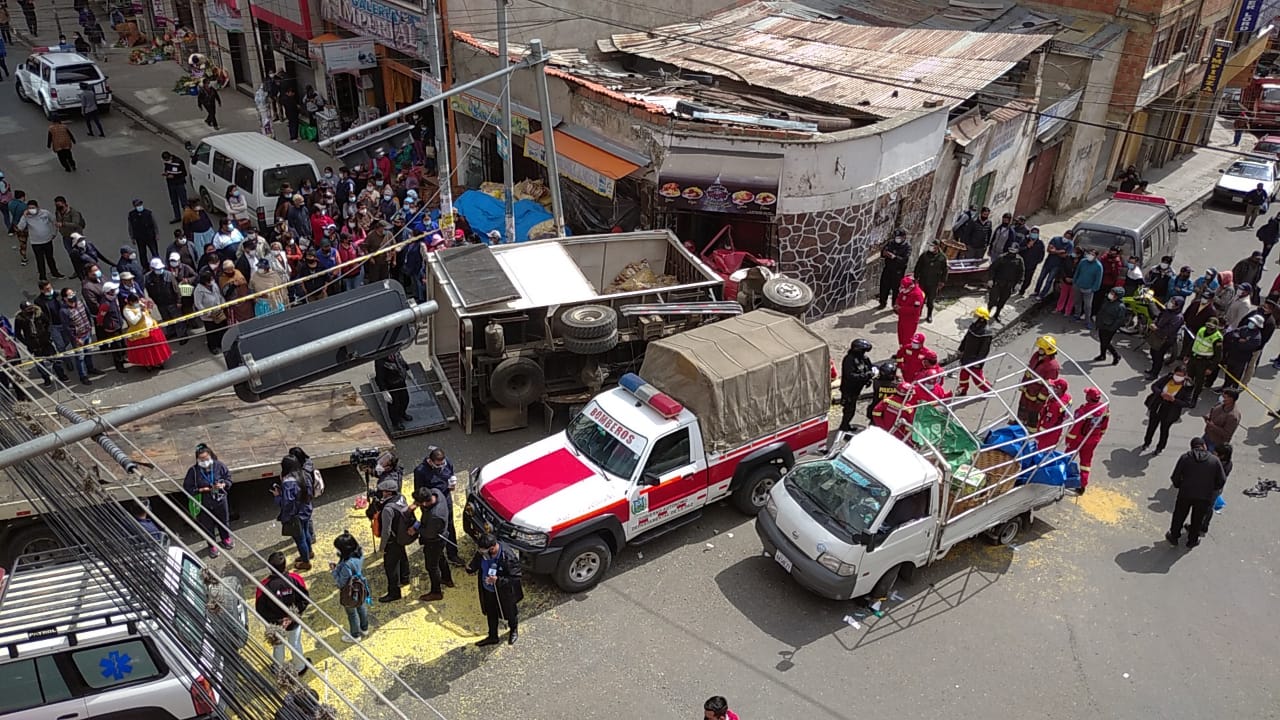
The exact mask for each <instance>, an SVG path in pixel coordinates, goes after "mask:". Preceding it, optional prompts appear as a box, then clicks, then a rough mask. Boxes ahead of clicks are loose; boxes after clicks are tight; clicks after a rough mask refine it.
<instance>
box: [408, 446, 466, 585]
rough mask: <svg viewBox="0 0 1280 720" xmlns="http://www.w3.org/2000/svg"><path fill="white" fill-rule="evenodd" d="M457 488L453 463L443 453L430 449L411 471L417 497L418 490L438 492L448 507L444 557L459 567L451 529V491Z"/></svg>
mask: <svg viewBox="0 0 1280 720" xmlns="http://www.w3.org/2000/svg"><path fill="white" fill-rule="evenodd" d="M457 486H458V474H457V473H456V472H454V470H453V463H452V462H449V458H447V457H445V454H444V451H443V450H441V449H440V448H438V447H432V448H431V449H430V450H428V451H427V456H426V457H424V458H423V459H422V462H421V463H419V464H418V467H416V468H414V469H413V492H414V496H415V497H417V494H418V490H419V489H420V488H430V489H432V490H439V491H440V494H441V495H442V496H443V497H444V501H445V503H446V504H447V505H448V507H447V508H446V509H445V511H444V512H445V515H446V517H447V519H448V527H447V528H446V529H445V533H444V539H445V541H446V546H445V556H446V557H447V558H448V559H449V562H450V563H452V564H454V565H458V566H461V565H462V558H461V557H460V556H459V555H458V533H457V531H456V530H454V527H453V490H454V488H456V487H457Z"/></svg>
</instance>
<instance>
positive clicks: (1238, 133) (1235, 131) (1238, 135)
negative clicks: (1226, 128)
mask: <svg viewBox="0 0 1280 720" xmlns="http://www.w3.org/2000/svg"><path fill="white" fill-rule="evenodd" d="M1248 129H1249V117H1248V116H1247V115H1246V114H1244V113H1240V114H1239V115H1237V116H1236V119H1235V120H1232V121H1231V130H1232V138H1231V147H1239V146H1240V140H1242V139H1243V138H1244V133H1245V131H1246V130H1248Z"/></svg>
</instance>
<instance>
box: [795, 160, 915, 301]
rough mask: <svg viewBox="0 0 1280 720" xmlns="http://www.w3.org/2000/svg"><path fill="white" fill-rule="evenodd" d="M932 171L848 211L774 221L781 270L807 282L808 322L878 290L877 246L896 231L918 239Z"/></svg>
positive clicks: (887, 190) (805, 214)
mask: <svg viewBox="0 0 1280 720" xmlns="http://www.w3.org/2000/svg"><path fill="white" fill-rule="evenodd" d="M932 188H933V173H932V172H930V173H928V174H926V175H924V176H923V177H920V178H917V179H915V180H913V181H911V182H909V183H907V184H905V185H903V186H901V187H898V188H884V189H883V191H882V192H881V193H880V194H879V195H878V196H877V197H876V199H875V200H873V201H871V202H867V203H863V204H861V205H855V206H852V207H845V208H838V209H834V210H823V211H819V212H812V213H794V214H783V215H781V216H779V218H778V249H779V268H778V269H779V270H780V271H781V272H783V273H784V274H787V275H790V276H792V277H795V278H797V279H800V280H803V281H804V282H806V283H808V285H809V287H810V288H812V289H813V294H814V301H813V306H812V307H811V308H810V309H809V312H808V315H807V316H806V318H805V319H806V320H816V319H818V318H822V317H826V316H827V315H831V314H833V313H837V312H840V311H841V310H845V309H847V308H849V307H852V306H853V305H856V304H858V303H860V302H864V301H866V300H869V299H871V298H873V297H874V296H875V293H876V292H877V290H878V289H879V282H880V267H881V262H880V260H879V252H880V247H881V246H882V245H883V244H884V242H885V240H886V239H888V237H889V235H890V233H892V232H893V231H894V230H895V229H897V228H899V227H900V228H902V229H904V230H906V231H907V234H908V236H910V237H912V238H919V237H921V236H922V234H923V232H924V224H925V218H926V216H927V215H928V211H929V201H930V192H931V190H932Z"/></svg>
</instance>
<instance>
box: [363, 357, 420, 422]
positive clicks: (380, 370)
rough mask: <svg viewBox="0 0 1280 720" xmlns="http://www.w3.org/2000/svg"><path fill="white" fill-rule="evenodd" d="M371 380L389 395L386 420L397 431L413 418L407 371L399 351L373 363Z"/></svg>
mask: <svg viewBox="0 0 1280 720" xmlns="http://www.w3.org/2000/svg"><path fill="white" fill-rule="evenodd" d="M373 369H374V370H373V380H374V384H375V385H377V387H378V389H379V390H381V391H383V392H385V393H387V394H388V395H390V396H391V399H390V401H389V402H388V403H387V420H388V421H390V423H391V426H392V427H393V428H395V429H396V430H397V431H399V430H403V429H404V423H406V422H410V421H412V420H413V417H412V416H411V415H409V414H408V413H407V412H405V411H406V410H408V409H409V385H408V377H409V372H408V369H407V368H406V367H405V363H404V358H402V357H401V356H400V353H398V352H393V353H391V354H390V355H387V356H385V357H381V358H378V359H377V360H375V361H374V363H373Z"/></svg>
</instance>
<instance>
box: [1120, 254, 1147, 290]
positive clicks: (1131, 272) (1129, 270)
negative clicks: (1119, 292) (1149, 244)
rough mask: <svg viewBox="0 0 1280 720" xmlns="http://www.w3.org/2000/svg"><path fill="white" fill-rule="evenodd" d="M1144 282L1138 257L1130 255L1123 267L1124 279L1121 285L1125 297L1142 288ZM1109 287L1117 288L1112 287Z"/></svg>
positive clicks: (1144, 277) (1144, 278)
mask: <svg viewBox="0 0 1280 720" xmlns="http://www.w3.org/2000/svg"><path fill="white" fill-rule="evenodd" d="M1145 281H1146V276H1145V275H1144V274H1143V272H1142V264H1141V263H1140V262H1138V256H1137V255H1130V256H1129V259H1128V260H1127V261H1126V262H1125V265H1124V277H1123V279H1122V283H1121V287H1122V289H1123V290H1124V293H1125V295H1133V294H1134V293H1136V292H1137V290H1138V288H1140V287H1143V286H1144V283H1145ZM1111 287H1117V286H1116V285H1112V286H1111Z"/></svg>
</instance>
